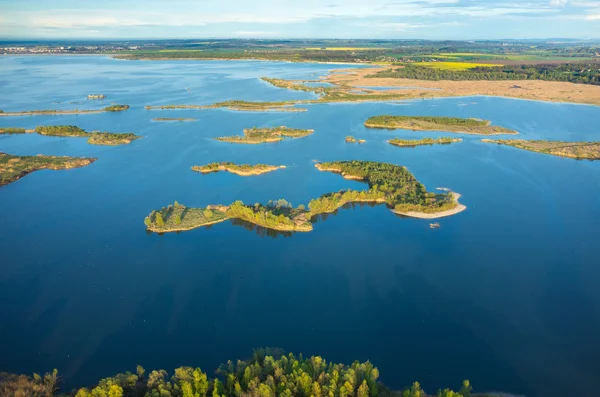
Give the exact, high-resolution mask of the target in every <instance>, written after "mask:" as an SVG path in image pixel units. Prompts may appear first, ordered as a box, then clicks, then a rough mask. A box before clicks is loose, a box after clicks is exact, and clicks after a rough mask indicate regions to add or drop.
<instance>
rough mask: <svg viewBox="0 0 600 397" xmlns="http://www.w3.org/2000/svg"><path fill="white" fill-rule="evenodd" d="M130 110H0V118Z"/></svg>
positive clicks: (110, 108)
mask: <svg viewBox="0 0 600 397" xmlns="http://www.w3.org/2000/svg"><path fill="white" fill-rule="evenodd" d="M127 109H129V105H111V106H107V107H105V108H102V109H92V110H80V109H71V110H61V109H53V110H25V111H22V112H4V111H2V110H0V116H37V115H56V116H58V115H63V114H96V113H104V112H122V111H125V110H127Z"/></svg>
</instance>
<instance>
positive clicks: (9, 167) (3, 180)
mask: <svg viewBox="0 0 600 397" xmlns="http://www.w3.org/2000/svg"><path fill="white" fill-rule="evenodd" d="M94 161H96V159H95V158H78V157H67V156H65V157H59V156H43V155H41V154H40V155H37V156H13V155H11V154H6V153H2V152H0V186H4V185H8V184H9V183H11V182H14V181H16V180H17V179H20V178H22V177H24V176H25V175H27V174H29V173H30V172H34V171H37V170H44V169H48V170H66V169H70V168H79V167H84V166H86V165H89V164H91V163H93V162H94Z"/></svg>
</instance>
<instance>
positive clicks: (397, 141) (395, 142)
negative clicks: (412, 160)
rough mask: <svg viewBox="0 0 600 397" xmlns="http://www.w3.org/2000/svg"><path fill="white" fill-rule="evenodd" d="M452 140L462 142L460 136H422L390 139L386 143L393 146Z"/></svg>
mask: <svg viewBox="0 0 600 397" xmlns="http://www.w3.org/2000/svg"><path fill="white" fill-rule="evenodd" d="M454 142H462V139H460V138H446V137H442V138H423V139H399V138H394V139H390V140H389V141H388V143H389V144H390V145H394V146H401V147H414V146H422V145H440V144H441V145H447V144H450V143H454Z"/></svg>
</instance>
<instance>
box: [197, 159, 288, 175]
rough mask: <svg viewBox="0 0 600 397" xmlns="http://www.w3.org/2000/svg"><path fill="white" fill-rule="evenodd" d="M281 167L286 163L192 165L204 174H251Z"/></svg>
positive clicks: (258, 173) (264, 172)
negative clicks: (225, 172)
mask: <svg viewBox="0 0 600 397" xmlns="http://www.w3.org/2000/svg"><path fill="white" fill-rule="evenodd" d="M280 168H285V165H280V166H277V165H266V164H256V165H250V164H240V165H238V164H235V163H231V162H220V163H210V164H207V165H195V166H193V167H192V170H193V171H197V172H201V173H203V174H210V173H212V172H219V171H228V172H231V173H232V174H236V175H240V176H251V175H260V174H266V173H267V172H272V171H276V170H278V169H280Z"/></svg>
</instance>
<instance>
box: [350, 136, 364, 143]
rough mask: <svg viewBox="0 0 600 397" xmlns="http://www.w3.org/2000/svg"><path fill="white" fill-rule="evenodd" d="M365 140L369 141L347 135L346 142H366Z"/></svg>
mask: <svg viewBox="0 0 600 397" xmlns="http://www.w3.org/2000/svg"><path fill="white" fill-rule="evenodd" d="M365 142H367V141H366V140H364V139H356V138H355V137H353V136H352V135H348V136H347V137H346V143H365Z"/></svg>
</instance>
